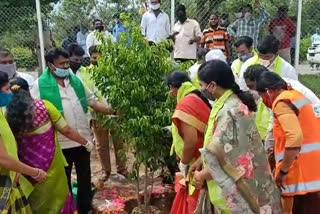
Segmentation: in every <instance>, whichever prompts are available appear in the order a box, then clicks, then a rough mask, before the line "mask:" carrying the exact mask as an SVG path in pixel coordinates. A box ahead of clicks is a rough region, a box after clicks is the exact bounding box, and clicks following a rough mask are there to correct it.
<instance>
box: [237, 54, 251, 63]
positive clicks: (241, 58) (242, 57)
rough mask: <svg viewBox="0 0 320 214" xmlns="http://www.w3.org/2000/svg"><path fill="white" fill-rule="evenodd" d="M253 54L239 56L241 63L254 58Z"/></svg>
mask: <svg viewBox="0 0 320 214" xmlns="http://www.w3.org/2000/svg"><path fill="white" fill-rule="evenodd" d="M252 56H253V55H252V53H243V54H238V58H239V59H240V61H241V62H245V61H247V60H248V59H250V58H251V57H252Z"/></svg>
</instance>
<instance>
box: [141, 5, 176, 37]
mask: <svg viewBox="0 0 320 214" xmlns="http://www.w3.org/2000/svg"><path fill="white" fill-rule="evenodd" d="M149 4H150V8H151V10H150V11H147V12H145V13H144V14H143V16H142V20H141V30H142V35H143V36H145V37H146V38H147V40H148V41H150V42H153V43H159V42H161V41H163V40H165V39H167V38H168V37H169V36H170V33H171V32H170V20H169V16H168V15H167V14H166V13H165V12H163V11H162V10H161V9H160V7H161V1H160V0H150V3H149Z"/></svg>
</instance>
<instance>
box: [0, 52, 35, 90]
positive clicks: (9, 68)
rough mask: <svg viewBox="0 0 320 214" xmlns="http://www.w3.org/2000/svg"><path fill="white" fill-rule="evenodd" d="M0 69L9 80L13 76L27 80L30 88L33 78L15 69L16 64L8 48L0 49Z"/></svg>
mask: <svg viewBox="0 0 320 214" xmlns="http://www.w3.org/2000/svg"><path fill="white" fill-rule="evenodd" d="M0 71H3V72H5V73H7V74H8V76H9V80H12V79H14V78H15V77H21V78H22V79H24V80H25V81H27V82H28V84H29V87H30V88H31V87H32V85H33V82H34V78H33V77H32V76H31V75H29V74H26V73H23V72H18V71H17V65H16V63H15V61H14V58H13V55H12V54H11V53H10V51H8V50H0Z"/></svg>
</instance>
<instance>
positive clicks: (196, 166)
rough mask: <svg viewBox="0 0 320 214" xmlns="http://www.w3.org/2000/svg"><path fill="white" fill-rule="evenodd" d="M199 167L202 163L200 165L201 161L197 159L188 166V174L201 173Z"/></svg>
mask: <svg viewBox="0 0 320 214" xmlns="http://www.w3.org/2000/svg"><path fill="white" fill-rule="evenodd" d="M201 166H202V163H201V159H200V158H199V159H198V160H196V161H195V162H194V163H193V164H192V165H191V166H190V172H194V171H201Z"/></svg>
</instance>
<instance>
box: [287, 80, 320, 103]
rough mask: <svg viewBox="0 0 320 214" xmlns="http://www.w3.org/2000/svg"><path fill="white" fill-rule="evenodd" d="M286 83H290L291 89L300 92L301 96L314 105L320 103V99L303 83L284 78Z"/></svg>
mask: <svg viewBox="0 0 320 214" xmlns="http://www.w3.org/2000/svg"><path fill="white" fill-rule="evenodd" d="M283 79H284V81H286V82H287V83H289V84H290V85H291V87H292V88H293V89H294V90H296V91H299V92H300V93H301V94H303V95H304V96H305V97H306V98H307V99H308V100H310V102H311V103H312V104H317V103H320V99H319V98H318V97H317V96H316V95H315V94H314V93H313V92H312V91H311V90H310V89H309V88H307V87H306V86H304V85H303V84H302V83H301V82H299V81H298V80H293V79H288V78H283Z"/></svg>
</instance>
